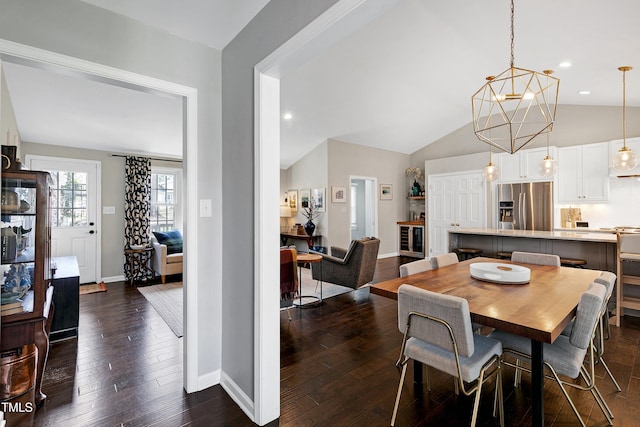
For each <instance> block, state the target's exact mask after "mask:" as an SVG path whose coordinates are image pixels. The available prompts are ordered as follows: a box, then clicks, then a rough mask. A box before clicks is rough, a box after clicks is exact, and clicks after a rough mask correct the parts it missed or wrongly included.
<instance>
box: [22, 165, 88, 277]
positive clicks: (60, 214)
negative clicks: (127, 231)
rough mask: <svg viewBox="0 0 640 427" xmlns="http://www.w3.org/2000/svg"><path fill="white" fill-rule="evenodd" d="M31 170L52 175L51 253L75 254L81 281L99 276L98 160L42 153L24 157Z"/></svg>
mask: <svg viewBox="0 0 640 427" xmlns="http://www.w3.org/2000/svg"><path fill="white" fill-rule="evenodd" d="M26 161H27V164H28V165H29V168H30V169H32V170H44V171H47V172H49V173H50V174H51V177H52V178H53V182H54V187H53V197H52V205H53V206H52V208H53V212H52V217H53V220H52V228H51V255H52V256H54V257H59V256H71V255H73V256H75V257H76V258H77V259H78V267H79V269H80V283H92V282H96V281H97V280H98V279H99V278H100V263H99V262H98V259H99V253H100V246H99V245H100V238H99V236H98V233H97V231H98V226H97V215H98V176H99V170H100V162H95V161H90V160H77V159H63V158H56V157H44V156H26Z"/></svg>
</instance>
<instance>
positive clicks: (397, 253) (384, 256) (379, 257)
mask: <svg viewBox="0 0 640 427" xmlns="http://www.w3.org/2000/svg"><path fill="white" fill-rule="evenodd" d="M394 256H400V253H399V252H391V253H389V254H382V255H380V254H378V259H382V258H391V257H394Z"/></svg>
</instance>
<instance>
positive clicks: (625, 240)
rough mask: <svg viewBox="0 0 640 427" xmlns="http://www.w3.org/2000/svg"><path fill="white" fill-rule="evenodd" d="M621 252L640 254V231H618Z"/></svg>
mask: <svg viewBox="0 0 640 427" xmlns="http://www.w3.org/2000/svg"><path fill="white" fill-rule="evenodd" d="M617 237H618V251H619V253H628V254H636V255H640V233H618V234H617Z"/></svg>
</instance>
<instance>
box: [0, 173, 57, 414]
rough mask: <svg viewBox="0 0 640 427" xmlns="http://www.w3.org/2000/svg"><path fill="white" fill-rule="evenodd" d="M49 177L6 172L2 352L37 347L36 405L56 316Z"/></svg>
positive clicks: (3, 194) (3, 182)
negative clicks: (52, 277)
mask: <svg viewBox="0 0 640 427" xmlns="http://www.w3.org/2000/svg"><path fill="white" fill-rule="evenodd" d="M51 197H52V194H51V178H50V176H49V173H47V172H40V171H29V170H14V171H7V170H3V171H2V276H1V277H0V279H1V280H2V293H1V296H2V300H1V307H0V308H1V309H2V310H1V314H2V316H1V323H2V328H1V332H0V333H1V335H0V351H2V352H3V353H6V352H10V351H12V350H13V349H20V348H21V347H24V346H28V345H32V344H35V346H36V348H37V363H36V367H35V369H36V372H35V373H34V376H35V404H36V405H37V406H40V405H42V404H43V403H44V400H45V399H46V396H45V395H44V394H43V393H42V390H41V385H42V374H43V372H44V368H45V364H46V361H47V355H48V351H49V338H48V333H49V329H50V326H51V319H52V317H53V306H52V296H53V287H51V286H50V285H51V265H50V259H51V204H50V200H51Z"/></svg>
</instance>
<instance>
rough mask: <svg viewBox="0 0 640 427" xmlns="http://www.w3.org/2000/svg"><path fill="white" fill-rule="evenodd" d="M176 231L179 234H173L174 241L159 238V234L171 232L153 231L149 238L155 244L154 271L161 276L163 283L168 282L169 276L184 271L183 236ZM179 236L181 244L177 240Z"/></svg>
mask: <svg viewBox="0 0 640 427" xmlns="http://www.w3.org/2000/svg"><path fill="white" fill-rule="evenodd" d="M170 233H171V232H170ZM175 233H177V235H176V236H175V237H174V236H172V237H174V238H173V240H172V241H166V242H161V241H159V240H158V239H159V237H158V236H159V235H163V234H169V233H158V234H156V233H153V234H152V235H151V236H150V238H149V241H150V243H151V245H152V246H153V271H154V272H155V274H157V275H159V276H160V280H161V281H162V284H165V283H166V281H167V276H170V275H172V274H181V273H182V236H181V235H180V234H179V232H175ZM177 236H180V238H179V240H180V241H179V244H178V243H177V242H176V238H177ZM161 237H163V236H161ZM178 251H179V252H178Z"/></svg>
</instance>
